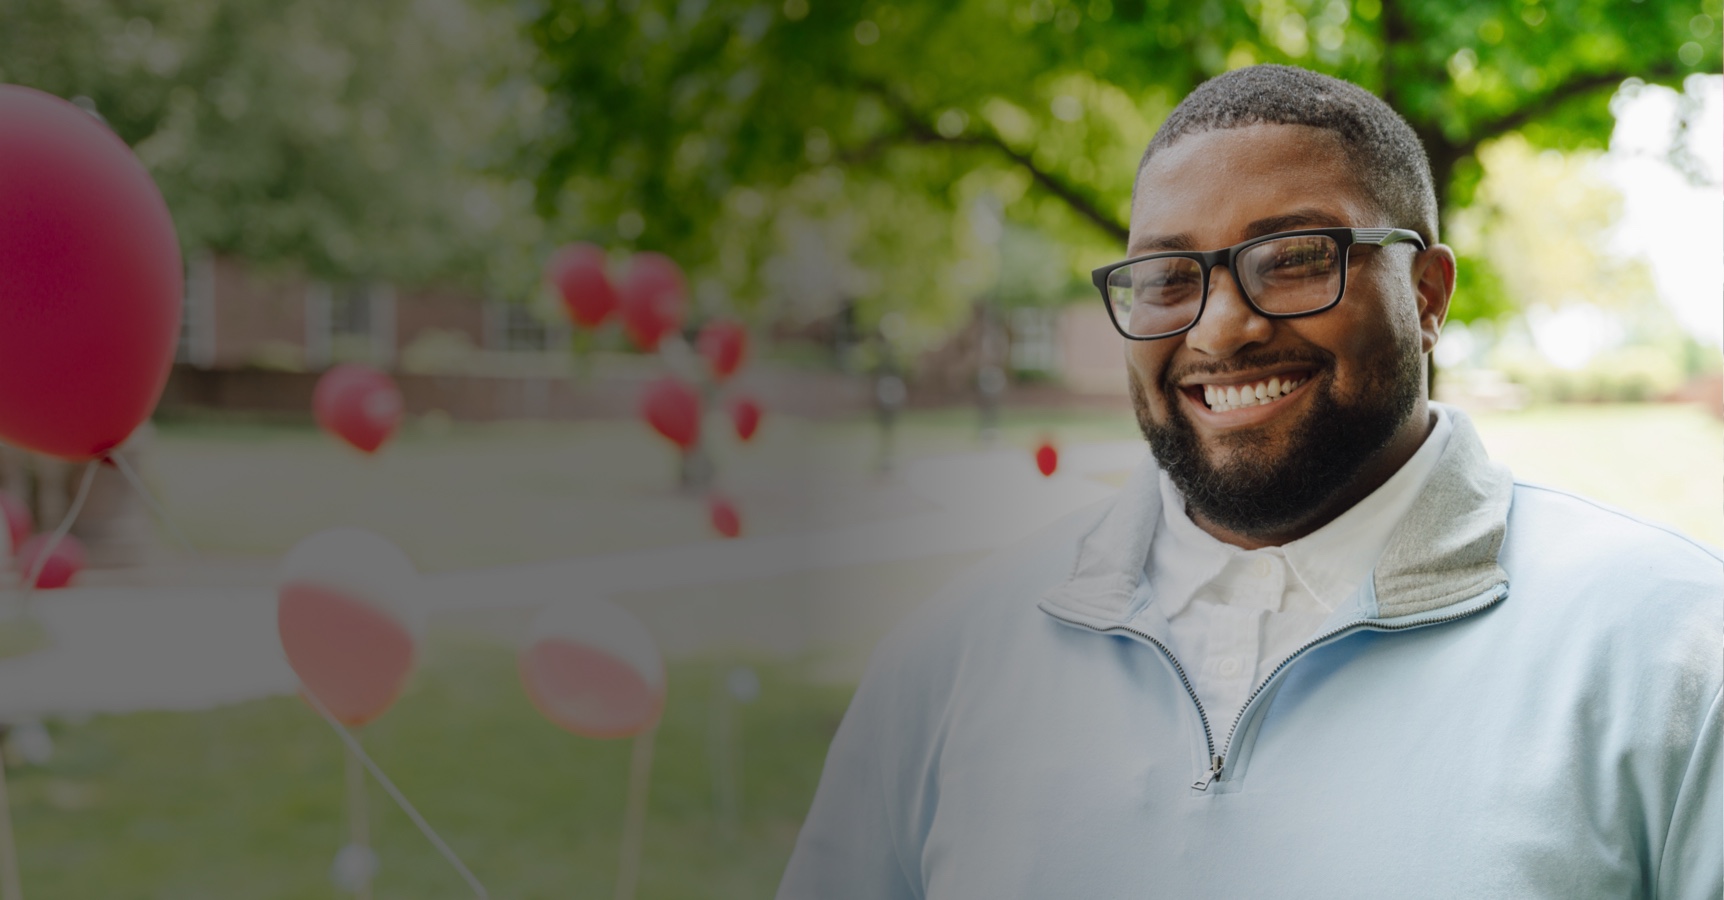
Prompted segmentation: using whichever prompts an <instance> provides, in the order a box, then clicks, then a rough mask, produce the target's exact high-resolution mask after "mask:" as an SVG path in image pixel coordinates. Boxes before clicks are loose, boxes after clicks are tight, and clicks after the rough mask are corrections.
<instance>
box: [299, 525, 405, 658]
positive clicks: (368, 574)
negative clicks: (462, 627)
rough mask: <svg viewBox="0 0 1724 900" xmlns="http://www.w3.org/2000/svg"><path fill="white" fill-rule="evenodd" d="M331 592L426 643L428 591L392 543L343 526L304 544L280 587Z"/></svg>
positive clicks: (376, 535)
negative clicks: (307, 586)
mask: <svg viewBox="0 0 1724 900" xmlns="http://www.w3.org/2000/svg"><path fill="white" fill-rule="evenodd" d="M289 582H300V583H304V584H313V585H318V586H321V587H325V588H330V589H333V590H335V591H338V592H340V593H341V594H343V595H344V596H346V597H348V598H351V599H352V600H354V601H357V602H359V603H363V604H365V605H366V606H368V607H371V608H372V609H375V610H377V611H378V612H380V613H382V614H383V615H386V616H388V617H389V618H391V619H393V620H395V621H396V622H397V623H399V624H400V625H401V626H402V627H403V628H406V629H407V631H408V633H409V634H411V635H412V636H413V639H414V640H415V641H418V640H420V639H422V638H423V637H424V633H425V611H424V606H423V604H422V602H421V598H422V596H423V591H424V589H423V587H422V586H421V584H420V578H419V572H418V570H416V569H415V568H414V567H413V561H412V560H410V559H408V558H407V554H405V553H403V552H401V548H400V547H397V546H395V544H394V543H392V542H390V540H389V539H388V538H385V537H383V536H382V535H380V534H377V533H376V532H374V531H368V530H366V529H364V528H357V527H355V526H352V525H343V526H340V527H337V528H330V529H326V530H324V531H319V532H317V533H316V534H313V535H311V536H310V537H307V538H305V539H304V540H301V541H300V542H299V543H297V544H295V545H294V546H293V549H292V550H289V551H288V552H287V556H286V557H284V558H283V559H282V563H281V577H280V583H281V584H287V583H289Z"/></svg>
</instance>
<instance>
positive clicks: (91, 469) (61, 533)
mask: <svg viewBox="0 0 1724 900" xmlns="http://www.w3.org/2000/svg"><path fill="white" fill-rule="evenodd" d="M97 465H98V460H94V459H92V460H90V462H89V463H88V464H86V465H85V466H84V478H83V480H82V481H80V482H78V493H77V494H76V495H75V496H74V497H73V498H72V505H71V506H69V507H67V508H66V514H65V515H64V516H61V517H60V525H59V527H57V528H55V529H54V532H53V534H51V535H49V536H48V540H47V542H46V543H44V544H43V545H42V550H41V551H40V552H39V553H37V554H36V559H35V560H34V561H32V562H31V563H30V573H29V574H28V575H26V576H25V578H24V584H23V589H24V595H23V597H21V598H20V599H19V601H18V609H19V611H20V612H24V613H28V612H29V610H30V595H31V594H34V593H35V592H36V580H37V579H39V578H41V577H42V570H43V569H44V568H46V567H47V565H48V558H49V557H51V556H53V555H54V548H55V547H58V546H59V545H60V541H62V540H64V539H65V537H66V535H67V534H68V533H70V532H71V530H72V523H73V522H75V521H77V519H78V513H80V512H83V510H84V501H85V500H88V499H89V497H90V485H91V484H92V483H94V482H95V480H96V466H97Z"/></svg>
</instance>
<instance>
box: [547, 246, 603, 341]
mask: <svg viewBox="0 0 1724 900" xmlns="http://www.w3.org/2000/svg"><path fill="white" fill-rule="evenodd" d="M545 274H546V276H547V277H548V278H549V279H550V281H551V283H552V284H554V285H556V287H557V293H558V294H561V295H562V298H563V308H564V309H565V310H567V311H568V314H569V319H570V320H572V321H573V322H574V323H575V324H576V325H579V326H581V327H582V328H597V327H598V326H600V325H602V324H604V321H605V320H606V319H608V318H610V315H611V313H613V312H615V311H616V309H617V289H616V288H615V287H613V286H612V285H611V280H610V278H609V277H608V276H606V275H605V251H604V250H603V249H602V248H600V247H597V246H595V245H593V244H584V243H582V244H569V245H567V246H564V247H563V248H562V249H560V250H558V251H557V252H556V253H555V254H553V255H552V256H551V259H550V261H549V262H548V263H546V265H545Z"/></svg>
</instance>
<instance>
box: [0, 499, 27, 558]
mask: <svg viewBox="0 0 1724 900" xmlns="http://www.w3.org/2000/svg"><path fill="white" fill-rule="evenodd" d="M0 517H4V518H5V520H6V534H7V537H8V538H9V540H10V542H9V544H8V545H7V550H8V551H9V552H11V553H14V554H16V553H17V552H18V548H20V547H22V546H23V545H24V541H25V539H26V538H28V537H30V530H31V527H32V525H31V519H32V517H31V515H30V507H28V506H25V505H24V501H22V500H19V499H18V498H17V497H14V496H12V495H11V494H8V493H4V492H0Z"/></svg>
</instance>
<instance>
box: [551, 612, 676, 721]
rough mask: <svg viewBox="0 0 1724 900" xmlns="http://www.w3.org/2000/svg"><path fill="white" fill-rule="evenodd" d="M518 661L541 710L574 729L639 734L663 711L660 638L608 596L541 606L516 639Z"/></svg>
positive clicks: (663, 690) (552, 719)
mask: <svg viewBox="0 0 1724 900" xmlns="http://www.w3.org/2000/svg"><path fill="white" fill-rule="evenodd" d="M520 667H521V678H522V681H523V683H524V684H525V686H526V688H527V694H528V696H529V697H530V698H531V699H532V700H533V703H534V705H536V706H537V707H538V708H539V711H540V712H541V713H543V714H544V716H545V717H546V718H547V719H550V720H551V721H552V722H553V723H555V724H556V725H558V726H560V727H562V728H565V729H567V730H569V731H571V732H573V733H575V734H578V735H583V736H586V737H595V738H618V737H627V736H630V735H636V734H640V733H641V732H643V731H646V730H648V729H650V728H652V727H653V725H655V724H656V723H657V721H658V718H659V716H660V715H662V714H663V711H664V694H665V670H664V658H663V657H662V656H661V655H660V654H659V649H658V644H657V642H655V641H654V640H653V638H652V635H651V634H650V633H648V632H647V630H646V626H645V625H642V624H641V622H640V620H639V619H637V618H635V617H634V616H633V615H631V614H630V613H629V612H628V611H626V610H624V609H623V608H622V607H620V606H618V605H616V604H615V603H612V602H610V601H609V600H603V599H588V600H582V601H579V602H563V603H557V604H553V605H551V606H548V607H546V608H545V610H544V611H543V612H541V613H540V614H539V616H538V618H537V619H535V620H534V622H533V625H532V628H531V629H529V631H528V633H527V637H526V640H524V641H523V642H522V644H521V651H520ZM619 667H620V668H619ZM623 673H627V674H623Z"/></svg>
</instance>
